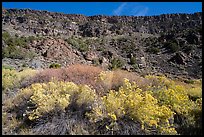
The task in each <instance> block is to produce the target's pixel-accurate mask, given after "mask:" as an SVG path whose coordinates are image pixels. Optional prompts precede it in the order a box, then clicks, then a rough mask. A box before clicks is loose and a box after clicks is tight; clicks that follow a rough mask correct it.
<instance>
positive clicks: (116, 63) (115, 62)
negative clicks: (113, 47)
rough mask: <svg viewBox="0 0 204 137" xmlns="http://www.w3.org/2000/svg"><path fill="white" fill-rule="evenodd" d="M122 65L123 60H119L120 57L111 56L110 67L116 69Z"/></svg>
mask: <svg viewBox="0 0 204 137" xmlns="http://www.w3.org/2000/svg"><path fill="white" fill-rule="evenodd" d="M123 65H124V62H123V60H121V59H120V58H113V59H112V60H111V66H110V68H111V69H113V70H114V69H117V68H122V67H123Z"/></svg>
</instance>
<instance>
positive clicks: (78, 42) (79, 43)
mask: <svg viewBox="0 0 204 137" xmlns="http://www.w3.org/2000/svg"><path fill="white" fill-rule="evenodd" d="M65 41H66V42H67V43H69V44H71V45H72V46H73V47H75V48H76V49H78V50H79V51H81V52H86V51H88V50H89V46H88V44H87V43H86V42H85V41H83V40H82V39H80V38H69V39H66V40H65Z"/></svg>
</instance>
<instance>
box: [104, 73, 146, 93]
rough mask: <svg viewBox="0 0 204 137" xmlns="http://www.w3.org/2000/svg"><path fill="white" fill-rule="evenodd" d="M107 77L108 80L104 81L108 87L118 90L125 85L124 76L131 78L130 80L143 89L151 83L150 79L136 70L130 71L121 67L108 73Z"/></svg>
mask: <svg viewBox="0 0 204 137" xmlns="http://www.w3.org/2000/svg"><path fill="white" fill-rule="evenodd" d="M106 77H107V79H108V80H105V81H103V82H104V85H106V86H107V88H108V89H114V90H118V88H119V87H120V86H122V85H123V82H124V78H127V79H129V80H130V82H135V83H136V84H137V85H138V87H140V88H142V89H144V88H145V87H146V85H148V83H149V80H147V79H145V78H143V77H141V76H140V75H138V74H137V73H135V72H128V71H124V70H120V69H118V70H115V71H111V72H109V73H107V75H106Z"/></svg>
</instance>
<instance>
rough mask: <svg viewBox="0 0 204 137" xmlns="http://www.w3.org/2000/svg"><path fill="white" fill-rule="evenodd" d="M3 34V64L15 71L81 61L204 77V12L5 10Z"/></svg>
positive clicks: (110, 67) (180, 75) (147, 71)
mask: <svg viewBox="0 0 204 137" xmlns="http://www.w3.org/2000/svg"><path fill="white" fill-rule="evenodd" d="M2 33H3V37H2V48H3V49H2V50H3V52H2V55H3V57H2V60H3V64H7V65H11V66H14V67H17V68H20V67H22V66H29V67H33V68H46V67H49V64H51V63H58V64H61V65H62V66H67V65H69V64H74V63H83V64H94V65H99V66H102V67H103V68H105V69H115V68H122V69H126V70H128V71H136V72H138V73H140V74H149V73H150V74H155V73H164V74H167V75H169V76H179V77H185V78H201V77H202V13H194V14H164V15H160V16H145V17H134V16H102V15H98V16H89V17H87V16H84V15H77V14H76V15H75V14H74V15H73V14H63V13H54V12H48V11H35V10H30V9H20V10H18V9H3V11H2ZM16 42H19V43H20V44H15V43H16ZM22 43H24V44H22ZM22 45H24V46H22ZM17 51H18V52H17ZM22 53H26V56H25V54H22ZM28 53H29V54H28ZM30 53H34V55H33V56H31V54H30ZM15 54H18V56H16V55H15ZM27 54H28V55H27ZM11 55H12V56H11ZM19 56H20V57H19Z"/></svg>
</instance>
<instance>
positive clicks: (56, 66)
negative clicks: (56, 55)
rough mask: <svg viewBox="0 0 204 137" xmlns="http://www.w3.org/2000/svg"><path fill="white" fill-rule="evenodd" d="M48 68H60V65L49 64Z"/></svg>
mask: <svg viewBox="0 0 204 137" xmlns="http://www.w3.org/2000/svg"><path fill="white" fill-rule="evenodd" d="M49 68H55V69H57V68H61V65H60V64H57V63H53V64H50V66H49Z"/></svg>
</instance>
